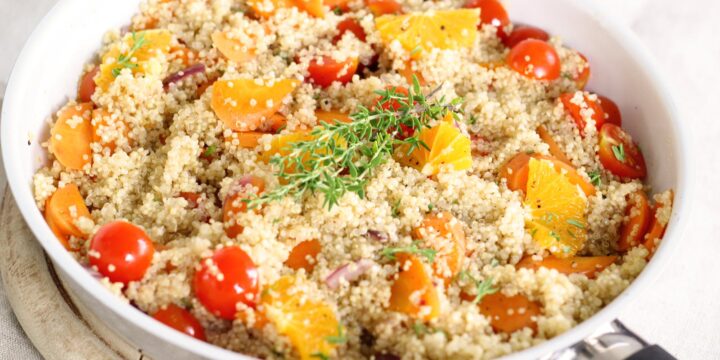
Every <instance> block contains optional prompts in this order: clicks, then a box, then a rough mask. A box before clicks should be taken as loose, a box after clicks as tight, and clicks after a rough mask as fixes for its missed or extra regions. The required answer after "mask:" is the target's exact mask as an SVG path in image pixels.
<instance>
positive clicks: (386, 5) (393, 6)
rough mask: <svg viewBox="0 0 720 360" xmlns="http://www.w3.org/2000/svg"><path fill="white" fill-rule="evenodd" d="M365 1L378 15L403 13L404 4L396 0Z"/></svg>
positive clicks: (374, 13)
mask: <svg viewBox="0 0 720 360" xmlns="http://www.w3.org/2000/svg"><path fill="white" fill-rule="evenodd" d="M365 3H366V4H367V7H368V9H370V12H372V13H373V15H375V16H376V17H377V16H381V15H387V14H400V13H402V6H401V5H400V4H398V2H397V1H395V0H366V1H365Z"/></svg>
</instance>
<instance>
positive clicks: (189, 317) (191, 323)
mask: <svg viewBox="0 0 720 360" xmlns="http://www.w3.org/2000/svg"><path fill="white" fill-rule="evenodd" d="M152 317H153V318H154V319H155V320H157V321H159V322H161V323H163V324H165V325H167V326H169V327H171V328H173V329H175V330H177V331H179V332H181V333H183V334H185V335H190V336H192V337H194V338H196V339H198V340H202V341H205V329H203V327H202V325H201V324H200V322H199V321H198V319H196V318H195V316H193V314H191V313H190V312H189V311H187V310H185V309H183V308H181V307H179V306H177V305H175V304H170V305H168V306H167V307H165V308H164V309H160V310H158V311H157V312H156V313H154V314H153V315H152Z"/></svg>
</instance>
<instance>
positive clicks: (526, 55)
mask: <svg viewBox="0 0 720 360" xmlns="http://www.w3.org/2000/svg"><path fill="white" fill-rule="evenodd" d="M507 63H508V65H509V66H510V68H511V69H513V70H515V71H517V72H518V73H520V74H522V75H523V76H525V77H528V78H531V79H536V80H555V79H557V78H558V77H560V57H559V56H558V54H557V52H556V51H555V48H553V47H552V45H550V44H549V43H547V42H545V41H542V40H537V39H527V40H523V41H521V42H519V43H518V44H517V45H515V46H514V47H513V48H512V50H510V53H509V54H508V57H507Z"/></svg>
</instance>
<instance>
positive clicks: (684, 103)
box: [0, 0, 720, 359]
mask: <svg viewBox="0 0 720 360" xmlns="http://www.w3.org/2000/svg"><path fill="white" fill-rule="evenodd" d="M116 1H122V0H116ZM596 1H598V2H603V3H605V4H606V5H607V6H608V7H611V8H613V9H615V13H616V14H618V17H619V18H622V19H624V20H625V21H626V22H627V23H628V25H629V26H630V27H631V28H632V29H633V30H634V31H635V32H636V33H637V35H638V36H639V37H640V39H641V40H642V41H643V43H645V45H646V46H647V47H648V48H649V50H650V52H651V53H652V54H654V55H655V56H656V58H657V60H658V63H659V64H660V68H661V69H663V70H664V72H665V76H666V78H667V80H669V83H670V85H671V87H672V91H673V95H674V97H675V101H676V103H677V105H678V108H679V110H680V115H681V119H682V121H683V122H684V123H685V126H687V127H689V128H690V130H691V132H692V134H693V141H692V144H691V146H692V149H691V153H692V154H693V157H692V159H693V161H695V162H696V169H697V170H698V174H695V177H696V178H697V179H698V181H697V183H696V184H693V186H696V187H697V188H698V190H699V191H697V192H696V193H697V194H698V198H697V199H695V200H694V204H693V205H694V206H693V213H692V219H693V220H691V221H690V225H689V227H688V229H687V231H686V232H685V238H684V239H683V241H684V242H685V246H683V247H681V248H679V249H678V253H677V255H676V256H675V257H674V259H673V260H672V261H671V262H670V263H669V264H668V267H667V268H666V270H665V272H664V273H663V277H662V279H661V280H660V281H658V283H657V284H654V285H653V286H651V287H650V288H649V289H648V290H647V291H646V292H644V293H642V294H641V296H640V297H638V298H636V299H635V302H634V303H633V304H631V306H629V307H628V308H626V310H625V311H624V312H623V313H622V314H621V316H620V319H621V320H622V321H623V322H624V323H625V324H626V325H628V327H630V328H631V329H633V330H634V331H635V332H637V333H638V334H640V335H641V336H643V337H644V338H645V339H646V340H648V341H649V342H651V343H658V344H660V345H662V346H663V347H664V348H665V349H667V350H668V351H670V352H671V353H672V354H674V355H675V356H677V357H678V358H680V359H720V110H718V106H719V105H720V22H718V20H717V16H718V15H720V2H718V1H715V0H690V1H683V2H678V1H673V0H653V1H649V2H647V1H641V0H612V1H611V0H596ZM108 2H110V1H108ZM540 2H541V1H540ZM54 3H55V0H0V9H1V10H0V99H1V98H2V96H3V93H4V88H5V84H6V83H7V78H8V77H9V75H10V72H11V70H12V65H13V63H14V61H15V58H16V57H17V54H18V52H19V51H20V49H21V48H22V45H23V43H24V42H25V40H26V39H27V37H28V36H29V34H30V32H31V31H32V29H33V28H34V27H35V25H36V24H37V23H38V22H39V21H40V19H41V18H42V16H43V15H44V14H45V13H46V12H47V10H48V9H49V8H50V7H51V6H52V4H54ZM511 16H512V14H511ZM67 41H72V39H68V40H67ZM47 66H53V64H52V60H49V61H48V64H47ZM57 71H68V70H67V69H57ZM5 183H6V181H5V177H4V174H3V170H2V169H0V196H2V191H1V190H2V189H4V187H5ZM0 200H1V199H0ZM11 358H12V359H39V358H40V355H39V354H38V353H37V352H36V351H35V350H34V348H33V347H32V345H31V344H30V342H29V341H28V340H27V338H26V337H25V336H24V334H23V333H22V330H21V329H20V327H19V325H18V323H17V321H16V320H15V317H14V316H13V314H12V310H11V309H10V306H9V304H8V303H7V300H6V299H5V297H4V291H3V289H2V284H0V359H11Z"/></svg>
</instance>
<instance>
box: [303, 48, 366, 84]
mask: <svg viewBox="0 0 720 360" xmlns="http://www.w3.org/2000/svg"><path fill="white" fill-rule="evenodd" d="M357 66H358V59H357V58H356V57H351V58H347V59H345V61H342V62H337V61H335V60H333V58H332V57H331V56H323V57H321V58H320V59H313V60H311V61H310V65H308V72H309V73H310V82H311V83H313V84H315V85H318V86H320V87H323V88H326V87H328V86H330V84H332V83H333V82H335V81H337V82H339V83H341V84H347V83H348V82H350V80H352V77H353V75H355V71H356V70H357Z"/></svg>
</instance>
